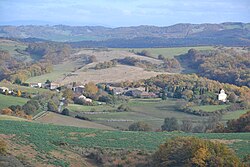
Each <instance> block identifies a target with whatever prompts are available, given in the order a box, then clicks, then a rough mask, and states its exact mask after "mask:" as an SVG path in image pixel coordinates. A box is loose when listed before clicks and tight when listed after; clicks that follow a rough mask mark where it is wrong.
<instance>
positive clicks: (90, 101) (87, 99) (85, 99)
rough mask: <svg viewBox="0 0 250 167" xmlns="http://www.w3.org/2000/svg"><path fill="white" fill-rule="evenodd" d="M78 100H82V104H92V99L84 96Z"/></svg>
mask: <svg viewBox="0 0 250 167" xmlns="http://www.w3.org/2000/svg"><path fill="white" fill-rule="evenodd" d="M78 99H83V101H84V102H87V103H92V102H93V101H92V99H90V98H87V97H86V96H84V95H81V96H79V97H78Z"/></svg>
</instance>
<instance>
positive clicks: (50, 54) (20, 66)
mask: <svg viewBox="0 0 250 167" xmlns="http://www.w3.org/2000/svg"><path fill="white" fill-rule="evenodd" d="M16 51H17V52H18V53H20V54H22V55H26V56H30V57H31V60H28V61H19V60H18V58H17V57H15V56H12V55H11V54H10V53H9V52H8V51H3V50H0V80H3V79H7V80H9V81H11V82H12V83H17V84H21V83H23V82H24V81H26V80H27V79H28V78H30V77H34V76H39V75H43V74H46V73H50V72H52V71H53V64H57V63H60V62H62V61H65V59H67V58H68V57H69V55H70V53H71V52H72V50H71V47H70V46H69V45H66V44H60V43H46V42H43V43H42V42H41V43H30V44H29V45H28V47H27V48H26V49H25V50H20V49H17V50H16ZM90 61H92V60H90Z"/></svg>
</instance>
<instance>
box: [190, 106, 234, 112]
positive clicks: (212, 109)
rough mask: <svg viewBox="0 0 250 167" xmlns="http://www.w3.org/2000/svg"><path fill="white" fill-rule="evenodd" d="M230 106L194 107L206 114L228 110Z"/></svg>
mask: <svg viewBox="0 0 250 167" xmlns="http://www.w3.org/2000/svg"><path fill="white" fill-rule="evenodd" d="M228 106H229V105H204V106H194V107H192V108H193V109H195V110H202V111H206V112H213V111H216V110H221V109H225V108H227V107H228Z"/></svg>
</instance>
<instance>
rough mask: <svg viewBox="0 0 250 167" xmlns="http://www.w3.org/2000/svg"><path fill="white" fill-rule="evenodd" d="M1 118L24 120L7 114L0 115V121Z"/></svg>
mask: <svg viewBox="0 0 250 167" xmlns="http://www.w3.org/2000/svg"><path fill="white" fill-rule="evenodd" d="M1 120H13V121H25V119H24V118H19V117H14V116H9V115H0V121H1Z"/></svg>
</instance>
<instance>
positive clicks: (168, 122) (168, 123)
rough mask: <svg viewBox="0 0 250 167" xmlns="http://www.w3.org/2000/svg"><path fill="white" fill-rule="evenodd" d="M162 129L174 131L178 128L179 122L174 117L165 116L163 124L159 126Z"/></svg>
mask: <svg viewBox="0 0 250 167" xmlns="http://www.w3.org/2000/svg"><path fill="white" fill-rule="evenodd" d="M161 129H162V130H163V131H174V130H178V129H179V124H178V121H177V119H176V118H174V117H172V118H165V120H164V124H163V125H162V126H161Z"/></svg>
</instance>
